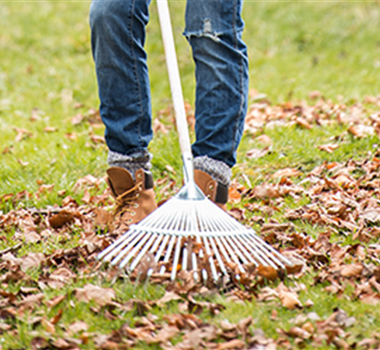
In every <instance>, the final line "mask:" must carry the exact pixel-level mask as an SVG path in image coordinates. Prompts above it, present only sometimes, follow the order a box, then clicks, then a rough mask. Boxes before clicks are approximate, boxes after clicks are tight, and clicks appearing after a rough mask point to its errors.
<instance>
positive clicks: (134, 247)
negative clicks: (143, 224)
mask: <svg viewBox="0 0 380 350" xmlns="http://www.w3.org/2000/svg"><path fill="white" fill-rule="evenodd" d="M142 234H143V236H142V237H138V238H139V240H137V239H135V240H134V241H133V242H131V243H130V244H129V245H128V246H127V247H126V248H124V250H123V251H122V252H121V253H120V254H119V255H118V256H117V257H116V258H115V259H114V260H112V264H113V265H116V264H117V263H118V262H119V261H120V260H121V259H123V257H124V256H125V258H124V259H123V260H122V262H121V263H120V268H123V267H124V266H125V265H126V264H127V263H128V261H129V260H131V258H132V257H133V255H134V254H135V253H137V252H138V251H139V250H140V248H141V247H142V246H143V245H144V243H145V242H146V241H147V240H148V239H149V237H150V236H151V235H152V234H151V233H150V234H147V233H146V232H142ZM128 252H129V253H128ZM127 253H128V255H127Z"/></svg>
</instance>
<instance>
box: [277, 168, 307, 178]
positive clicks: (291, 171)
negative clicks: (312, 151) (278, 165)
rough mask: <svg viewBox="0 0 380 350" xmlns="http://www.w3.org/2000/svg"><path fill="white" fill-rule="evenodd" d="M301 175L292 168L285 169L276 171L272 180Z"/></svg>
mask: <svg viewBox="0 0 380 350" xmlns="http://www.w3.org/2000/svg"><path fill="white" fill-rule="evenodd" d="M300 174H301V172H300V171H299V170H297V169H294V168H285V169H281V170H278V171H276V172H275V173H274V174H273V175H272V178H274V179H279V178H283V177H285V178H288V177H297V176H299V175H300Z"/></svg>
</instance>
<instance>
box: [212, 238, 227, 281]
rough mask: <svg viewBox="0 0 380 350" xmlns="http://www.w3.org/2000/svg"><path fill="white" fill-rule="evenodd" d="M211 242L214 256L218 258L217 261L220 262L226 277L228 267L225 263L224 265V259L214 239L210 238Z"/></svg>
mask: <svg viewBox="0 0 380 350" xmlns="http://www.w3.org/2000/svg"><path fill="white" fill-rule="evenodd" d="M209 239H210V242H211V246H212V250H213V251H214V254H215V256H216V259H217V260H218V263H219V267H220V268H221V270H222V272H223V274H224V275H227V270H226V267H225V266H224V263H223V259H222V257H221V256H220V254H219V250H218V248H217V247H216V244H215V242H214V239H215V238H214V237H210V238H209Z"/></svg>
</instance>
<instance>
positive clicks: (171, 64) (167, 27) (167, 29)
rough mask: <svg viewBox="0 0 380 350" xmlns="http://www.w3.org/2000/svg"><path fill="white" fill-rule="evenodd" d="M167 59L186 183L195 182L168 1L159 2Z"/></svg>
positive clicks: (158, 7) (159, 0)
mask: <svg viewBox="0 0 380 350" xmlns="http://www.w3.org/2000/svg"><path fill="white" fill-rule="evenodd" d="M156 2H157V9H158V17H159V20H160V26H161V33H162V40H163V43H164V49H165V59H166V65H167V69H168V75H169V83H170V89H171V93H172V99H173V107H174V114H175V119H176V125H177V132H178V138H179V144H180V148H181V153H182V161H183V170H184V177H185V183H189V182H191V181H194V167H193V155H192V152H191V145H190V137H189V130H188V126H187V119H186V110H185V103H184V100H183V94H182V87H181V78H180V75H179V68H178V61H177V54H176V50H175V44H174V36H173V30H172V25H171V20H170V12H169V6H168V2H167V0H157V1H156Z"/></svg>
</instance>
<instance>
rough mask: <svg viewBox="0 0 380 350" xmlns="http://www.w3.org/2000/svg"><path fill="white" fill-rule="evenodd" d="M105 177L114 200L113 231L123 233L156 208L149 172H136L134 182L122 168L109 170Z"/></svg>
mask: <svg viewBox="0 0 380 350" xmlns="http://www.w3.org/2000/svg"><path fill="white" fill-rule="evenodd" d="M107 175H108V178H107V183H108V185H109V187H110V189H111V192H112V195H113V196H114V197H115V199H116V206H115V210H114V226H115V230H114V231H117V232H125V231H126V230H128V229H129V225H132V224H136V223H138V222H139V221H141V220H142V219H144V218H145V217H146V216H147V215H149V214H150V213H151V212H152V211H153V210H155V209H156V208H157V205H156V201H155V195H154V191H153V177H152V174H151V173H150V172H146V171H144V170H143V169H139V170H137V171H136V173H135V178H136V181H134V180H133V177H132V175H131V174H130V173H129V172H128V171H127V170H126V169H124V168H119V167H112V168H109V169H108V170H107Z"/></svg>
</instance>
